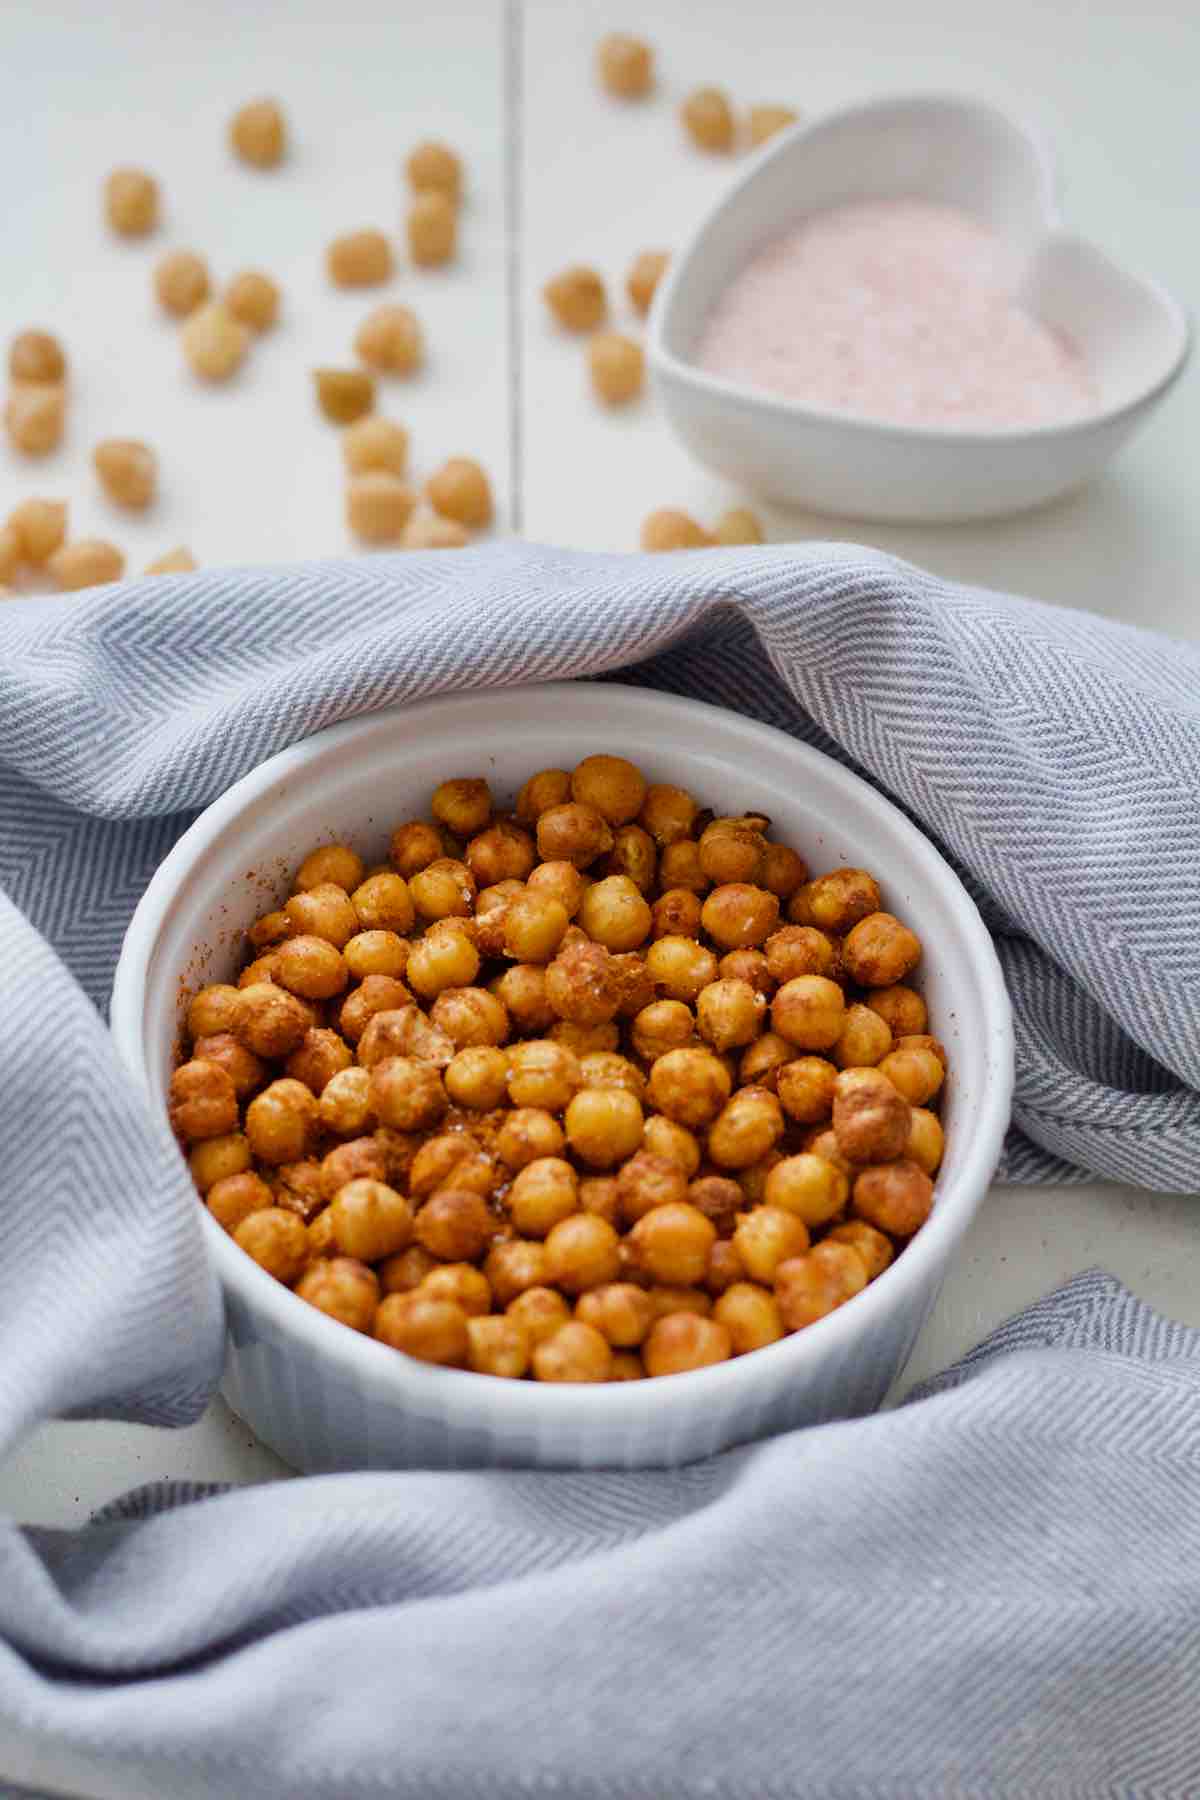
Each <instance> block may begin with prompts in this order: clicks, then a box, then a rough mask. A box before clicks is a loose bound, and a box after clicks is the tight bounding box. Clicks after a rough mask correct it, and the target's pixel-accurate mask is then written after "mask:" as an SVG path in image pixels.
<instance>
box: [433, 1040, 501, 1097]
mask: <svg viewBox="0 0 1200 1800" xmlns="http://www.w3.org/2000/svg"><path fill="white" fill-rule="evenodd" d="M443 1079H444V1082H445V1087H446V1092H447V1094H448V1095H449V1097H450V1099H451V1100H452V1101H453V1102H454V1104H455V1106H465V1107H468V1108H470V1110H471V1111H472V1112H491V1111H492V1110H493V1109H494V1108H495V1107H497V1106H499V1105H500V1104H501V1102H502V1100H503V1098H504V1094H505V1090H506V1088H507V1085H508V1058H507V1057H506V1056H505V1055H504V1053H503V1052H502V1051H500V1050H497V1049H495V1048H494V1047H493V1046H491V1045H487V1044H471V1045H469V1046H468V1047H467V1048H466V1049H465V1050H459V1051H458V1052H456V1054H455V1056H454V1057H453V1059H452V1061H451V1062H450V1063H449V1065H448V1066H447V1069H446V1072H445V1076H444V1077H443Z"/></svg>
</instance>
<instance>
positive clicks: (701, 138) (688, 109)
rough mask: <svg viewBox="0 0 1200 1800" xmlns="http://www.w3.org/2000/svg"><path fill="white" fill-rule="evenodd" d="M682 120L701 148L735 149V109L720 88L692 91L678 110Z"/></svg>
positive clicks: (704, 88)
mask: <svg viewBox="0 0 1200 1800" xmlns="http://www.w3.org/2000/svg"><path fill="white" fill-rule="evenodd" d="M679 117H680V119H681V120H682V121H683V127H684V130H685V131H686V132H687V134H688V136H689V137H690V138H691V140H692V142H693V143H694V144H695V145H696V147H697V148H698V149H700V150H716V151H725V150H732V149H733V108H732V107H731V106H730V104H729V101H728V100H727V99H726V97H725V95H724V94H723V93H722V92H721V90H720V88H713V87H701V88H693V90H692V92H691V93H690V94H689V95H688V96H687V98H686V100H685V101H684V102H683V105H682V106H681V107H680V109H679Z"/></svg>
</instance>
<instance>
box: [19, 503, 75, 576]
mask: <svg viewBox="0 0 1200 1800" xmlns="http://www.w3.org/2000/svg"><path fill="white" fill-rule="evenodd" d="M8 529H9V530H10V531H11V532H12V533H13V534H14V536H15V538H16V542H17V548H18V552H19V559H20V561H21V562H26V563H30V564H31V565H32V566H33V567H34V568H40V567H41V566H42V564H44V563H46V562H48V561H49V559H50V558H51V556H53V554H54V552H55V551H56V550H58V549H60V548H61V547H62V545H63V543H64V542H65V541H66V536H67V503H66V501H65V500H22V502H21V504H20V505H19V506H15V507H14V508H13V510H12V512H11V513H10V514H9V516H8Z"/></svg>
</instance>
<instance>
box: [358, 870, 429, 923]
mask: <svg viewBox="0 0 1200 1800" xmlns="http://www.w3.org/2000/svg"><path fill="white" fill-rule="evenodd" d="M350 903H351V905H352V906H353V908H354V911H355V914H356V915H357V921H358V925H359V926H360V927H361V929H362V930H363V931H394V932H396V933H398V934H401V935H402V934H403V933H404V932H406V931H411V929H412V927H413V923H414V920H415V916H416V915H415V913H414V910H413V902H412V897H411V895H410V893H409V891H408V883H407V882H406V881H405V879H404V877H403V875H394V874H391V873H388V874H380V875H368V876H367V878H366V880H365V881H362V882H360V883H359V885H358V886H357V887H356V888H355V890H354V892H353V893H352V894H351V896H350Z"/></svg>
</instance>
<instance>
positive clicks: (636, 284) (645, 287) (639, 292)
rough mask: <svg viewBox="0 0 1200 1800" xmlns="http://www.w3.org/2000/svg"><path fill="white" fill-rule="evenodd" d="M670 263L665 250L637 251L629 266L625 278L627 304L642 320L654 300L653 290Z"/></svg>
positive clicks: (668, 254) (667, 252)
mask: <svg viewBox="0 0 1200 1800" xmlns="http://www.w3.org/2000/svg"><path fill="white" fill-rule="evenodd" d="M670 261H671V257H670V253H669V251H666V250H639V251H638V254H637V255H636V256H635V257H634V259H633V261H632V263H631V264H630V266H629V273H628V275H627V276H626V277H625V292H626V293H627V294H628V295H629V303H630V305H631V306H632V307H633V310H634V311H635V312H637V313H640V314H641V315H642V317H643V318H645V316H646V314H647V313H648V312H649V311H650V302H651V301H652V300H653V299H654V294H655V290H656V289H657V287H658V284H659V282H660V281H661V280H662V278H663V276H664V275H665V274H666V272H667V266H668V264H669V263H670Z"/></svg>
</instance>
